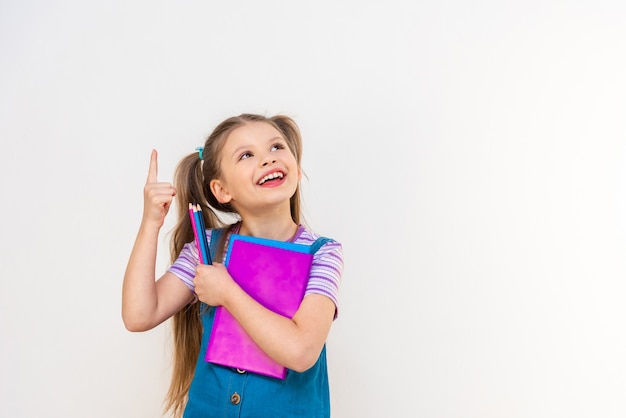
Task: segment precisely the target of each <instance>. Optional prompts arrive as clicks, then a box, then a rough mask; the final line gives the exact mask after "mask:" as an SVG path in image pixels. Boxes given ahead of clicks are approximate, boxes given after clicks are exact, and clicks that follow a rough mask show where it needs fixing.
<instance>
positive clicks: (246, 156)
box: [239, 151, 252, 160]
mask: <svg viewBox="0 0 626 418" xmlns="http://www.w3.org/2000/svg"><path fill="white" fill-rule="evenodd" d="M250 157H252V153H251V152H249V151H246V152H244V153H242V154H241V155H240V156H239V159H240V160H245V159H246V158H250Z"/></svg>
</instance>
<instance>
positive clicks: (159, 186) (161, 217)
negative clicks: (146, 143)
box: [143, 150, 176, 228]
mask: <svg viewBox="0 0 626 418" xmlns="http://www.w3.org/2000/svg"><path fill="white" fill-rule="evenodd" d="M157 174H158V162H157V152H156V150H152V154H151V155H150V168H149V169H148V180H147V181H146V185H145V187H144V188H143V221H144V222H147V223H149V224H153V225H155V226H157V227H158V228H160V227H161V226H163V222H165V215H167V212H168V211H169V210H170V205H171V204H172V199H173V198H174V196H175V195H176V189H175V188H174V186H172V184H171V183H159V181H158V180H157Z"/></svg>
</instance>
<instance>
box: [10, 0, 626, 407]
mask: <svg viewBox="0 0 626 418" xmlns="http://www.w3.org/2000/svg"><path fill="white" fill-rule="evenodd" d="M623 4H624V3H623V2H619V1H614V2H611V1H601V2H596V1H591V0H580V1H573V2H572V1H570V2H565V1H563V2H559V1H553V0H547V1H546V0H543V1H538V0H530V1H524V2H521V1H520V2H500V1H496V0H492V1H489V0H487V1H472V2H467V1H461V0H444V1H437V2H435V1H431V2H425V1H421V2H416V1H406V2H402V1H385V2H373V1H372V2H368V1H334V2H333V1H328V2H319V1H318V2H309V3H308V4H301V2H287V1H275V0H272V1H264V2H258V1H239V2H203V1H195V2H194V1H181V2H174V1H171V2H166V1H159V2H155V1H134V2H128V1H109V2H83V1H77V0H68V1H32V0H31V1H20V2H8V1H4V2H1V3H0V140H1V141H2V146H1V148H0V192H1V194H2V205H1V208H0V211H1V216H0V221H1V222H2V231H1V233H0V234H1V235H0V236H1V238H0V245H1V247H0V266H1V268H0V271H1V278H0V416H10V417H155V416H158V414H159V411H160V410H161V400H162V398H163V396H164V392H165V390H166V387H167V381H168V377H169V369H168V367H169V352H168V347H169V345H168V343H169V341H168V335H169V334H168V329H167V327H166V326H163V327H160V328H158V329H156V330H154V331H151V332H148V333H145V334H131V333H128V332H126V331H125V330H124V328H123V325H122V322H121V319H120V293H121V282H122V276H123V272H124V268H125V264H126V261H127V257H128V255H129V252H130V248H131V246H132V243H133V240H134V236H135V233H136V230H137V227H138V224H139V220H140V216H141V208H142V187H143V183H144V180H145V176H146V172H147V166H148V159H149V153H150V150H151V149H152V148H153V147H154V148H156V149H158V150H159V152H160V178H161V179H170V178H171V175H172V172H173V169H174V166H175V164H176V162H177V161H178V160H179V159H180V158H181V157H182V156H183V155H184V154H186V153H188V152H191V151H192V150H193V148H194V147H196V146H198V145H200V144H201V143H202V142H203V140H204V137H205V135H207V134H208V133H209V132H210V130H211V129H212V128H213V127H214V126H215V125H216V124H217V123H218V122H219V121H221V120H222V119H224V118H225V117H227V116H231V115H234V114H238V113H241V112H261V113H267V114H274V113H278V112H284V113H287V114H289V115H291V116H293V117H294V118H295V119H296V120H297V122H298V123H299V124H300V127H301V129H302V131H303V134H304V141H305V157H304V168H305V171H306V172H307V174H308V178H309V179H308V181H306V182H305V184H304V187H305V195H304V197H305V200H306V209H307V212H306V214H307V217H308V220H309V221H310V224H311V225H312V226H313V227H314V229H316V230H317V231H318V232H320V233H323V234H326V235H330V236H333V237H335V238H336V239H338V240H340V241H341V242H342V243H343V244H344V247H345V255H346V268H345V275H344V282H343V285H342V286H343V287H342V298H341V303H342V304H341V307H340V309H341V312H340V317H339V319H338V320H337V321H336V323H335V325H334V327H333V329H332V331H331V335H330V338H329V341H328V350H329V355H330V360H329V361H330V374H331V376H330V377H331V389H332V407H333V411H334V413H333V417H338V418H344V417H347V418H350V417H360V418H369V417H372V418H373V417H406V416H411V417H429V418H439V417H441V418H455V417H459V418H468V417H481V418H486V417H493V418H501V417H532V418H539V417H603V418H608V417H623V416H625V415H626V397H624V393H625V392H626V356H625V355H624V353H625V352H626V334H625V331H624V329H625V327H624V318H625V317H626V306H625V304H624V302H623V301H624V297H625V293H626V285H625V284H624V277H626V263H625V261H624V256H623V255H624V253H625V251H626V168H625V167H626V140H625V134H624V132H626V129H625V128H626V123H625V120H626V119H625V118H624V115H625V114H626V99H625V97H626V81H625V80H626V77H624V74H626V54H625V43H624V40H625V39H626V25H624V21H625V18H626V8H625V7H624V5H623ZM170 221H171V219H170ZM169 227H171V223H170V225H168V228H169ZM166 242H167V237H166V236H163V244H164V245H163V246H162V250H163V251H162V252H161V254H160V258H159V267H160V268H162V269H165V268H166V265H167V259H168V256H167V251H166Z"/></svg>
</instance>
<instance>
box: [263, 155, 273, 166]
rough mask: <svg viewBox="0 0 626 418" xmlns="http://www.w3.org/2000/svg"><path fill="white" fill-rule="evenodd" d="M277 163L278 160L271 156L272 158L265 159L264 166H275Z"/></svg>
mask: <svg viewBox="0 0 626 418" xmlns="http://www.w3.org/2000/svg"><path fill="white" fill-rule="evenodd" d="M275 162H276V160H275V159H274V158H272V157H271V156H270V157H267V158H265V159H264V160H263V164H262V166H263V167H265V166H267V165H270V164H274V163H275Z"/></svg>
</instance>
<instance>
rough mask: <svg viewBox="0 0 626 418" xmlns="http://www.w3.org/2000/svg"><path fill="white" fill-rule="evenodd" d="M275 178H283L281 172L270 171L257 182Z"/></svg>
mask: <svg viewBox="0 0 626 418" xmlns="http://www.w3.org/2000/svg"><path fill="white" fill-rule="evenodd" d="M275 178H283V173H272V174H268V175H267V176H265V177H263V178H262V179H261V181H260V182H259V184H263V183H265V182H266V181H268V180H273V179H275Z"/></svg>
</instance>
